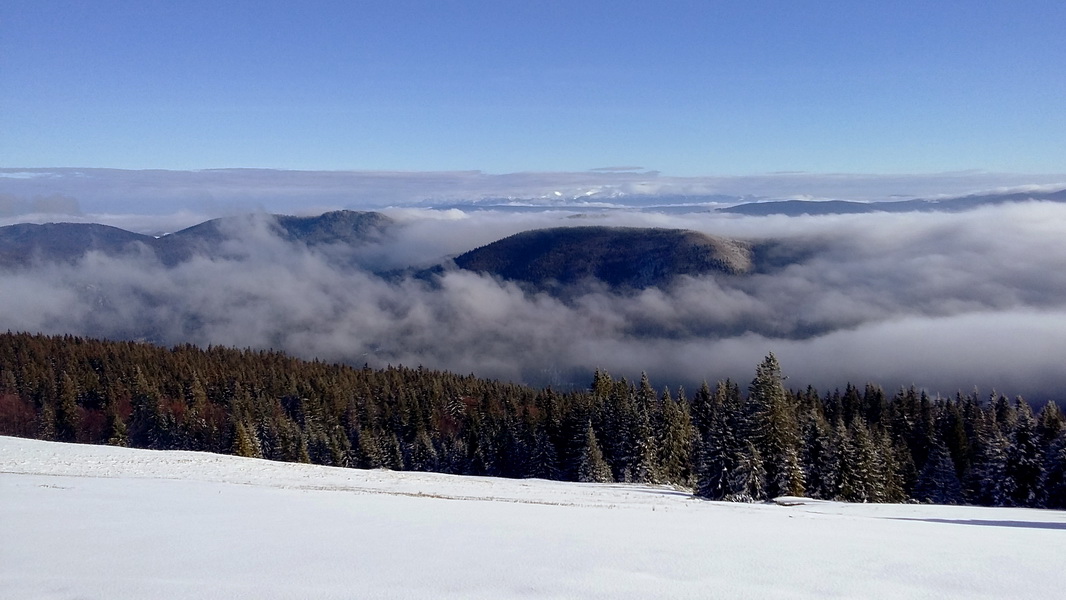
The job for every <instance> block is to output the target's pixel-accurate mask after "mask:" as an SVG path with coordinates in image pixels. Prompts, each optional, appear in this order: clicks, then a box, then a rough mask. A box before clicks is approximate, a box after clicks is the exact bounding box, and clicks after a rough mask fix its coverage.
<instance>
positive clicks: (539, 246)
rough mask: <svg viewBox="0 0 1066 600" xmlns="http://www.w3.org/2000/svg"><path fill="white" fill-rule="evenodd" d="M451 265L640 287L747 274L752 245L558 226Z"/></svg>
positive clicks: (519, 277)
mask: <svg viewBox="0 0 1066 600" xmlns="http://www.w3.org/2000/svg"><path fill="white" fill-rule="evenodd" d="M455 264H456V265H458V266H459V267H460V268H462V269H467V270H470V271H478V272H482V273H490V274H493V275H497V276H499V277H502V278H504V279H510V280H514V281H520V282H525V283H530V284H533V285H534V286H537V287H555V286H565V285H569V284H574V283H578V282H581V281H584V280H588V279H595V280H599V281H602V282H604V283H606V284H607V285H609V286H611V287H619V288H635V289H642V288H647V287H654V286H661V285H665V284H667V283H669V282H670V280H672V279H673V278H674V277H676V276H678V275H701V274H704V273H711V272H713V273H723V274H731V275H735V274H740V273H746V272H748V271H750V270H751V269H752V250H751V247H750V245H749V244H747V243H745V242H739V241H735V240H728V239H723V238H716V237H712V236H709V235H705V234H702V233H698V232H695V231H686V230H681V229H642V228H629V227H595V226H593V227H559V228H553V229H538V230H533V231H526V232H522V233H518V234H515V235H513V236H510V237H508V238H504V239H502V240H499V241H497V242H493V243H491V244H488V245H486V246H482V247H481V248H477V249H475V250H471V251H470V252H467V253H465V254H462V255H460V256H458V257H456V258H455Z"/></svg>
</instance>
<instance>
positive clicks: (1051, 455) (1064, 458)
mask: <svg viewBox="0 0 1066 600" xmlns="http://www.w3.org/2000/svg"><path fill="white" fill-rule="evenodd" d="M1041 490H1042V495H1041V505H1042V506H1045V507H1047V508H1055V509H1060V510H1061V509H1066V431H1062V432H1060V433H1059V435H1058V437H1056V438H1055V439H1054V440H1052V442H1051V445H1050V446H1048V451H1047V454H1046V455H1045V456H1044V479H1043V481H1042V482H1041Z"/></svg>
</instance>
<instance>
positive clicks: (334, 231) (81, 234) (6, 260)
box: [0, 210, 393, 267]
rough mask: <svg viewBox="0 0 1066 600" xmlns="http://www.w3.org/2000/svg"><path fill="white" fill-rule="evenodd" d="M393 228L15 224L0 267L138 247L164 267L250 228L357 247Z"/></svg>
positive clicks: (354, 218) (364, 220)
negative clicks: (156, 232) (141, 228)
mask: <svg viewBox="0 0 1066 600" xmlns="http://www.w3.org/2000/svg"><path fill="white" fill-rule="evenodd" d="M392 224H393V221H392V219H390V218H389V217H387V216H385V215H383V214H380V213H375V212H358V211H350V210H341V211H334V212H327V213H325V214H322V215H318V216H315V217H292V216H285V215H245V216H238V217H224V218H220V219H213V220H210V221H206V222H204V223H200V224H199V225H194V226H192V227H189V228H186V229H183V230H181V231H178V232H176V233H173V234H169V235H165V236H162V237H158V238H156V237H152V236H148V235H142V234H138V233H133V232H130V231H126V230H124V229H119V228H117V227H110V226H107V225H98V224H93V223H48V224H45V225H32V224H19V225H11V226H7V227H0V266H6V267H17V266H28V265H30V264H32V263H33V262H35V261H44V262H73V261H76V260H78V259H79V258H81V257H82V256H84V255H85V254H86V253H87V252H90V251H98V252H103V253H104V254H108V255H119V254H123V253H127V252H131V251H135V250H136V249H137V246H136V244H138V243H139V244H143V247H144V248H148V249H150V250H151V251H153V252H155V254H156V255H157V256H158V257H159V259H160V260H161V261H162V262H163V263H164V264H167V265H174V264H177V263H180V262H182V261H185V260H188V259H189V258H191V257H192V256H195V255H197V254H205V255H214V254H215V253H217V252H219V251H220V248H221V247H222V245H223V244H224V243H225V242H227V241H230V240H233V239H239V238H241V237H242V236H245V235H246V234H247V233H248V232H249V231H251V230H254V229H255V228H256V227H265V228H266V230H267V231H270V232H271V233H273V234H274V235H277V236H279V237H280V238H282V239H284V240H286V241H288V242H291V243H296V244H303V245H306V246H308V247H315V246H326V245H331V244H338V245H347V246H353V247H354V246H360V245H363V244H366V243H368V242H371V241H375V240H379V239H381V238H382V236H384V235H386V232H387V230H388V229H389V227H391V226H392Z"/></svg>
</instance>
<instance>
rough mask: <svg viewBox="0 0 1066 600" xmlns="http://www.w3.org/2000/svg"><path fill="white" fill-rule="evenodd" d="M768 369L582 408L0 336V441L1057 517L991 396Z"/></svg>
mask: <svg viewBox="0 0 1066 600" xmlns="http://www.w3.org/2000/svg"><path fill="white" fill-rule="evenodd" d="M784 381H785V379H784V377H783V376H782V371H781V366H780V365H779V364H778V361H777V359H776V358H775V357H774V356H773V355H772V354H771V355H769V356H767V357H766V359H765V360H764V361H763V362H762V363H760V364H759V365H757V366H756V368H755V374H754V378H753V379H752V381H751V382H750V384H747V385H742V384H740V383H737V382H732V381H728V380H726V381H720V382H718V383H716V384H715V385H713V386H712V385H709V384H704V385H703V386H701V387H700V388H699V389H698V390H695V392H694V393H689V392H687V391H685V390H684V389H676V390H671V389H662V390H656V389H655V388H654V387H652V384H651V383H650V381H649V379H648V377H647V376H644V377H642V378H641V380H640V381H637V382H631V381H627V380H626V379H616V378H613V377H612V376H611V375H609V374H608V373H606V372H603V371H599V372H596V373H595V374H593V375H592V377H591V383H590V386H589V388H588V389H587V390H581V391H566V392H560V391H554V390H552V389H550V388H546V389H534V388H530V387H525V386H520V385H515V384H508V383H503V382H499V381H491V380H485V379H479V378H477V377H474V376H472V375H465V376H464V375H456V374H451V373H445V372H440V371H433V370H428V369H424V368H416V369H412V368H405V367H389V368H386V369H380V370H378V369H370V368H365V367H364V368H354V367H350V366H344V365H337V364H326V363H323V362H319V361H304V360H299V359H295V358H292V357H288V356H286V355H284V354H281V353H278V352H273V351H256V350H237V349H230V348H222V347H209V348H206V349H203V348H198V347H195V346H190V345H183V346H177V347H174V348H169V349H168V348H161V347H157V346H152V345H148V344H142V343H135V342H112V341H100V340H93V339H85V338H80V337H73V336H62V337H49V336H40V335H29V334H14V333H7V334H3V335H0V434H5V435H14V436H22V437H29V438H38V439H45V440H59V441H66V442H81V443H89V444H112V445H117V446H130V447H136V448H151V449H160V450H164V449H182V450H199V451H207V452H217V453H225V454H236V455H240V456H250V457H260V458H265V459H270V460H278V461H291V462H311V463H316V464H324V465H335V466H342V467H358V468H386V469H394V470H415V471H436V472H442V473H454V474H461V475H489V476H499V477H516V478H524V477H538V478H545V479H560V480H567V481H585V482H608V481H624V482H644V483H657V484H669V485H675V486H679V487H684V488H689V489H692V490H693V491H694V492H695V493H696V494H697V495H698V496H701V497H704V498H710V499H724V500H735V501H752V500H764V499H769V498H774V497H777V496H782V495H794V496H800V495H802V496H810V497H814V498H823V499H836V500H846V501H852V502H904V501H919V502H934V503H970V504H981V505H990V506H1032V507H1048V508H1060V509H1062V508H1066V428H1064V418H1063V415H1062V413H1061V412H1060V410H1059V408H1058V407H1057V406H1056V404H1055V403H1054V402H1048V403H1047V404H1046V405H1044V406H1043V407H1042V408H1041V410H1040V411H1039V412H1037V413H1035V414H1034V411H1033V410H1032V408H1031V407H1030V406H1029V404H1028V403H1026V402H1025V400H1023V399H1021V398H1015V399H1013V400H1012V399H1009V398H1008V397H1007V396H1004V395H1001V394H996V393H992V394H990V395H988V396H987V397H982V396H979V395H978V394H977V393H972V394H961V393H960V394H957V395H956V396H954V397H951V398H941V397H936V398H931V397H929V396H928V395H926V394H925V393H924V392H923V391H921V390H917V389H914V388H909V389H900V390H898V391H896V392H894V393H892V394H888V393H886V392H885V391H884V390H883V389H881V388H880V387H878V386H876V385H873V384H867V385H865V386H864V387H863V388H858V387H856V386H853V385H850V384H848V385H846V386H845V387H844V388H843V389H835V390H832V391H828V392H825V393H820V392H819V391H817V390H815V389H813V388H810V387H808V388H805V389H801V390H790V389H788V388H786V387H785V385H784Z"/></svg>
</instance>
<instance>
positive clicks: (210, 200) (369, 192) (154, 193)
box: [0, 168, 1066, 218]
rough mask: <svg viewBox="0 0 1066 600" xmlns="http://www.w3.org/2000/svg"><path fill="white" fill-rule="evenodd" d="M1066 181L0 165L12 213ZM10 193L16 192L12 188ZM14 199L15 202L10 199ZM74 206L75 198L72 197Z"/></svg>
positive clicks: (948, 191)
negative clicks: (49, 204)
mask: <svg viewBox="0 0 1066 600" xmlns="http://www.w3.org/2000/svg"><path fill="white" fill-rule="evenodd" d="M1048 185H1050V186H1053V187H1055V188H1056V189H1061V188H1062V187H1066V174H1061V173H1060V174H1046V175H1033V174H1027V175H1018V174H1011V173H985V172H980V171H966V172H957V173H933V174H917V175H914V174H911V175H908V174H901V175H872V174H823V173H770V174H760V175H745V176H707V177H674V176H669V175H665V174H661V173H658V172H656V171H628V170H613V169H608V170H603V169H594V170H592V171H585V172H561V173H535V172H531V173H503V174H490V173H482V172H480V171H447V172H389V171H283V170H272V169H211V170H204V171H165V170H139V171H133V170H119V169H70V168H64V169H0V218H2V217H4V216H5V206H8V205H10V206H14V207H17V208H14V209H9V211H10V210H15V212H17V213H18V214H27V213H32V212H55V209H54V207H53V208H52V209H49V210H37V211H35V210H34V209H33V207H32V206H31V205H32V204H33V202H34V198H65V199H66V200H67V201H73V202H75V203H77V204H75V206H77V205H80V207H81V210H83V211H84V212H86V213H90V214H94V215H95V214H99V215H116V214H126V213H137V214H156V215H163V214H171V213H176V212H180V211H191V212H193V213H196V214H203V215H210V216H212V217H217V216H225V215H232V214H239V213H246V212H252V211H256V210H262V211H267V212H275V213H288V214H293V213H296V214H317V213H321V212H324V211H325V210H330V209H337V208H351V209H361V210H362V209H379V208H383V207H396V206H442V205H447V204H449V203H457V204H469V203H471V202H477V201H479V200H484V199H495V200H497V201H498V200H501V199H503V200H505V201H506V200H507V199H513V201H514V202H515V203H517V204H533V205H537V206H551V205H560V204H563V205H569V206H577V205H580V204H582V203H587V204H588V205H590V206H603V205H609V206H639V205H646V204H658V203H665V204H685V203H688V202H693V201H697V202H704V203H706V202H712V203H713V202H721V203H737V202H740V201H749V200H758V199H793V198H798V199H837V200H856V201H884V200H900V199H910V198H936V197H944V196H962V195H966V194H972V193H978V192H988V191H1003V190H1005V189H1012V190H1014V189H1038V188H1041V186H1048ZM5 198H6V199H7V200H5ZM5 202H6V204H5ZM63 210H67V211H69V210H70V207H69V206H68V207H67V208H66V209H63Z"/></svg>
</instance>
